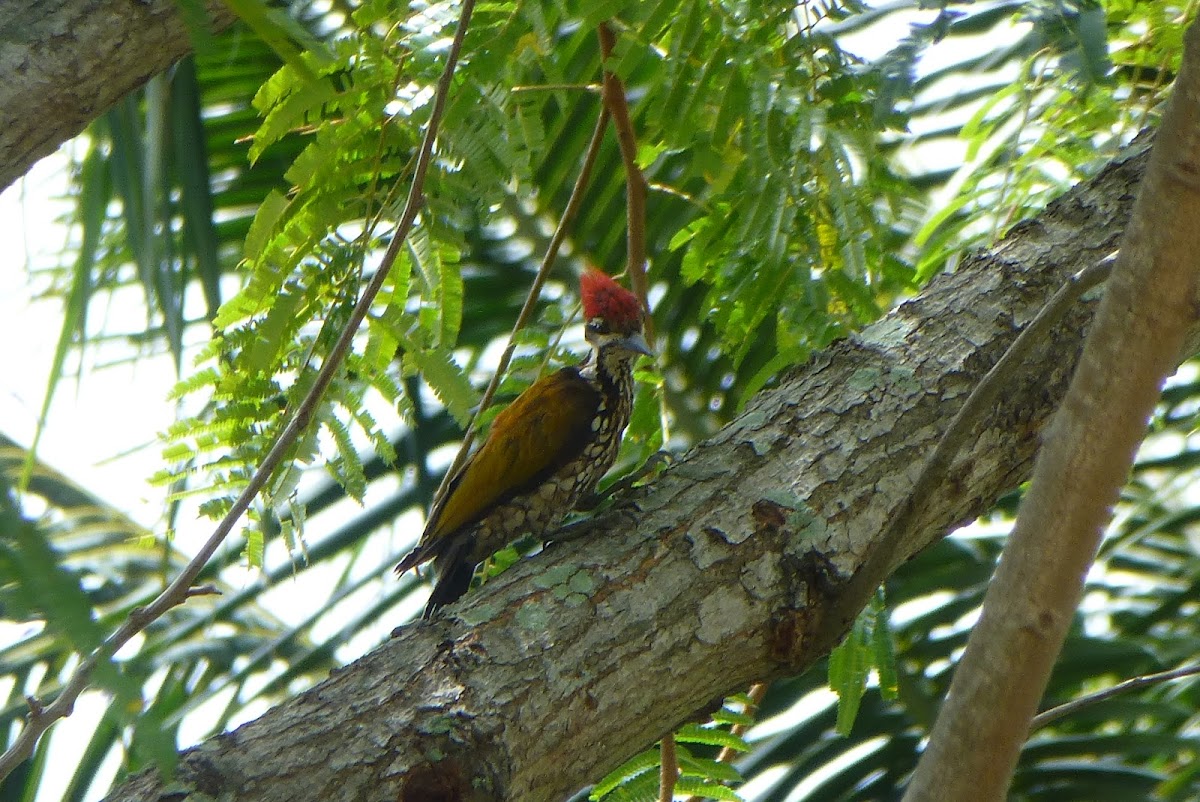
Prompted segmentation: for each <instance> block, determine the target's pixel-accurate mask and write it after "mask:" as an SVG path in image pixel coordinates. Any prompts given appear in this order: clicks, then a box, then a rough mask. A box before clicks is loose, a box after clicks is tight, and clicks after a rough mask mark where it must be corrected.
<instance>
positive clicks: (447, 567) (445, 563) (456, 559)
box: [421, 538, 475, 620]
mask: <svg viewBox="0 0 1200 802" xmlns="http://www.w3.org/2000/svg"><path fill="white" fill-rule="evenodd" d="M474 548H475V538H465V539H463V540H462V541H460V542H458V543H454V544H452V545H451V546H450V548H448V549H446V553H445V554H439V555H438V556H437V557H436V558H434V561H433V565H434V568H435V570H436V571H437V581H436V582H434V584H433V593H431V594H430V595H429V602H428V603H427V604H426V605H425V612H424V613H422V614H421V617H422V618H424V619H426V620H429V619H430V618H431V617H432V616H433V614H434V613H436V612H437V611H438V610H439V609H441V608H442V607H444V606H445V605H447V604H450V603H451V602H453V601H457V600H458V599H460V598H461V597H462V595H463V594H464V593H466V592H467V590H468V589H469V588H470V587H471V577H473V576H474V575H475V561H474V560H472V559H471V551H472V550H473V549H474Z"/></svg>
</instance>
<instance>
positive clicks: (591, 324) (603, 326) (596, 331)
mask: <svg viewBox="0 0 1200 802" xmlns="http://www.w3.org/2000/svg"><path fill="white" fill-rule="evenodd" d="M607 332H608V324H607V323H605V322H604V321H603V320H601V319H600V318H596V319H595V320H589V321H588V322H587V325H586V326H584V334H587V335H592V336H597V335H600V334H605V333H607Z"/></svg>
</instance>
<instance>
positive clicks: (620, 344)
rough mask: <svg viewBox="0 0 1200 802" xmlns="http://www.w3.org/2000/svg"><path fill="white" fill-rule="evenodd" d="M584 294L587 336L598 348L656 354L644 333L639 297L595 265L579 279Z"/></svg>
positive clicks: (581, 292) (630, 353) (629, 352)
mask: <svg viewBox="0 0 1200 802" xmlns="http://www.w3.org/2000/svg"><path fill="white" fill-rule="evenodd" d="M579 289H580V294H581V295H582V296H583V316H584V318H585V320H586V324H585V327H584V336H585V337H586V338H587V341H588V342H589V343H591V344H592V345H593V346H594V347H595V348H596V349H597V350H600V349H603V350H609V349H620V350H621V351H625V352H628V354H629V356H630V357H632V356H633V355H635V354H645V355H646V356H653V355H654V352H653V351H651V350H650V346H649V344H648V343H647V342H646V337H645V334H643V330H642V324H643V319H644V316H643V314H642V305H641V304H640V303H638V299H637V296H636V295H634V294H633V293H632V292H630V291H629V290H627V289H625V288H624V287H622V286H621V285H620V284H618V283H617V282H615V281H613V280H612V278H611V277H610V276H608V275H607V274H605V273H602V272H600V271H599V270H597V269H595V268H588V269H587V270H586V271H584V273H583V275H582V276H581V277H580V278H579Z"/></svg>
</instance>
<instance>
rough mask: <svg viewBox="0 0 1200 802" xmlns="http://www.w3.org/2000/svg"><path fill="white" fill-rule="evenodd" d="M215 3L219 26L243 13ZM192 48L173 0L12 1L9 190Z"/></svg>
mask: <svg viewBox="0 0 1200 802" xmlns="http://www.w3.org/2000/svg"><path fill="white" fill-rule="evenodd" d="M208 9H209V14H210V18H209V22H210V24H211V25H212V26H213V28H214V29H216V28H222V27H225V26H227V25H229V24H230V23H231V22H232V21H233V19H234V17H233V13H232V12H231V11H230V10H229V9H228V8H227V7H226V6H225V5H224V4H222V3H219V2H210V3H209V4H208ZM191 50H192V44H191V41H190V40H189V38H188V31H187V26H186V25H185V24H184V21H183V18H182V17H181V16H180V14H179V11H178V6H177V5H176V3H175V2H174V0H4V2H3V3H0V190H2V189H4V188H5V187H7V186H8V185H9V184H11V183H12V182H13V181H16V180H17V179H18V178H20V177H21V176H22V175H24V174H25V173H26V171H28V170H29V168H30V167H31V166H32V165H33V163H34V162H36V161H37V160H38V159H40V158H42V157H43V156H45V155H47V154H49V153H51V152H53V150H54V149H55V148H57V147H58V146H59V145H61V144H62V143H63V142H65V141H67V140H68V139H70V138H71V137H73V136H75V135H76V134H78V133H79V132H80V131H82V130H83V129H84V127H85V126H86V125H87V124H88V123H89V122H91V121H92V120H94V119H95V118H96V117H98V116H100V115H101V114H103V113H104V112H105V111H106V110H107V109H108V108H109V107H110V106H112V105H113V104H114V103H116V102H117V101H118V100H120V99H121V98H122V97H124V96H125V95H126V94H128V93H129V92H130V91H132V90H133V89H136V88H137V87H139V86H141V85H142V84H143V83H145V82H146V81H147V80H148V79H149V78H150V77H151V76H153V75H156V74H157V73H160V72H162V71H163V70H165V69H166V68H167V67H169V66H171V65H172V64H174V63H175V62H176V61H178V60H179V59H180V58H182V57H183V56H185V55H187V54H188V53H190V52H191Z"/></svg>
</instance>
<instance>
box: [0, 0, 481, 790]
mask: <svg viewBox="0 0 1200 802" xmlns="http://www.w3.org/2000/svg"><path fill="white" fill-rule="evenodd" d="M474 7H475V0H463V4H462V11H461V12H460V14H459V18H458V29H457V30H456V31H455V32H454V41H453V44H451V46H450V51H449V53H448V55H447V58H446V67H445V69H444V70H443V71H442V75H441V78H440V79H439V80H438V84H437V89H436V92H435V94H434V100H433V108H432V109H431V110H430V113H429V122H428V123H427V125H426V128H425V137H424V139H423V140H422V142H421V149H420V151H419V152H418V155H417V161H416V164H415V166H414V168H413V179H412V185H411V187H410V188H409V193H408V199H407V201H406V202H405V206H404V210H403V212H402V213H401V215H400V220H399V221H398V222H397V224H396V233H395V234H394V235H393V237H392V241H391V242H390V243H389V244H388V249H387V252H386V253H385V254H384V257H383V260H382V261H381V263H380V265H379V269H378V270H377V271H376V273H375V275H374V277H372V279H371V282H370V283H369V284H368V285H367V288H366V290H364V292H363V294H362V297H360V298H359V299H358V303H357V304H355V306H354V309H353V310H352V311H351V313H350V319H349V320H348V321H347V322H346V326H345V328H344V329H343V330H342V333H341V336H340V337H338V340H337V342H336V343H335V344H334V346H333V348H332V350H331V351H330V353H329V356H328V358H327V359H326V360H325V364H324V365H322V366H321V370H320V371H319V372H318V373H317V376H316V378H315V379H314V381H313V385H312V387H311V388H310V389H309V391H308V394H307V395H306V396H305V397H304V400H303V401H302V402H301V403H300V405H299V407H298V408H297V409H296V412H295V414H294V415H293V416H292V418H291V419H290V420H289V421H288V422H287V425H285V426H284V428H283V430H282V431H280V433H279V436H278V437H277V438H276V440H275V443H274V445H272V446H271V449H270V451H268V452H267V455H266V456H265V457H264V458H263V461H262V464H260V465H259V467H258V469H257V470H256V471H255V472H254V476H253V477H251V479H250V481H249V483H247V485H246V488H245V489H244V490H243V491H242V493H241V495H240V496H238V498H237V500H236V501H234V503H233V506H232V507H231V508H230V510H229V512H228V513H226V515H225V517H224V518H223V519H222V520H221V522H220V523H219V524H218V525H217V528H216V529H215V530H214V531H213V533H212V534H211V535H210V536H209V538H208V540H207V541H205V543H204V545H203V546H201V547H200V550H199V551H198V552H197V553H196V555H195V557H193V558H192V560H191V561H190V562H189V563H188V564H187V565H186V566H184V568H183V570H182V571H180V572H179V575H178V576H176V577H175V579H174V580H173V581H172V582H171V584H169V585H168V586H167V587H166V589H165V590H163V592H162V593H160V594H159V595H158V597H157V598H155V599H154V601H152V602H150V604H148V605H146V606H145V607H142V608H138V609H137V610H135V611H134V612H133V613H131V614H130V616H129V617H128V618H127V619H126V620H125V623H124V624H122V625H121V626H120V627H119V628H118V629H117V630H116V631H115V632H114V633H112V634H111V635H109V636H108V637H107V638H106V639H105V640H104V642H103V643H101V644H100V646H98V647H97V648H96V649H94V650H93V651H92V653H91V654H90V655H88V656H87V657H86V658H85V659H84V660H83V661H81V662H80V664H79V665H78V666H77V667H76V669H75V672H74V673H73V674H72V675H71V678H70V679H69V680H68V681H67V683H66V685H64V686H63V689H62V692H61V693H60V694H59V695H58V698H56V699H55V700H54V702H53V703H51V704H50V705H49V706H47V707H46V708H45V709H44V710H41V711H40V712H36V713H35V712H31V714H30V716H29V717H28V718H27V720H26V723H25V727H24V729H22V730H21V733H20V735H18V736H17V737H16V739H14V741H13V744H12V746H11V747H9V749H8V751H6V752H5V753H4V754H3V755H0V781H3V779H4V778H5V777H7V776H8V775H9V774H10V773H11V772H12V770H13V769H14V768H16V767H17V765H19V764H20V763H21V761H23V760H25V759H27V758H28V757H29V756H30V755H32V754H33V749H34V747H35V746H36V745H37V741H38V739H39V738H40V737H41V736H42V734H43V733H45V731H46V730H47V729H48V728H49V726H50V725H51V724H52V723H54V721H56V720H58V719H60V718H63V717H65V716H67V715H69V714H70V712H71V708H72V707H73V706H74V704H75V700H76V699H77V698H78V697H79V694H81V693H82V692H83V690H84V689H85V688H86V687H87V684H88V681H89V679H90V678H91V674H92V672H93V671H94V670H95V669H96V666H97V665H99V664H100V662H101V661H104V660H108V659H110V658H111V657H112V656H113V654H115V653H116V652H117V651H118V650H119V649H120V648H121V647H122V646H124V645H125V644H126V643H128V642H129V641H130V639H131V638H133V636H134V635H136V634H138V633H139V632H141V631H142V630H143V629H144V628H145V627H146V626H147V625H149V624H150V622H152V621H154V620H155V619H157V618H159V617H160V616H162V615H163V614H164V613H165V612H167V611H168V610H170V609H172V608H174V607H176V606H178V605H180V604H183V603H184V602H185V601H187V599H189V598H190V597H191V596H193V595H206V592H205V591H204V589H203V588H193V587H192V583H194V582H195V581H196V577H198V576H199V575H200V572H201V571H202V570H203V569H204V566H205V565H206V564H207V563H208V561H209V559H210V558H211V557H212V555H213V554H214V553H215V552H216V550H217V548H218V547H219V546H220V545H221V543H222V542H224V540H225V538H226V537H228V535H229V533H230V532H231V531H233V527H234V526H235V525H236V524H237V522H238V521H239V520H240V519H241V517H242V515H243V514H244V513H245V512H246V510H247V509H249V508H250V504H251V503H252V502H253V501H254V499H255V498H256V497H257V496H258V493H259V491H261V490H262V489H263V487H265V486H266V484H267V482H268V481H269V480H270V478H271V475H272V474H273V473H274V471H275V469H276V468H277V467H278V466H279V465H280V463H282V462H283V460H284V458H285V457H286V455H287V453H288V451H289V450H290V449H291V447H292V445H293V444H294V443H295V441H296V439H297V438H298V437H299V436H300V434H301V433H302V432H303V431H304V430H305V429H306V428H307V427H308V424H309V422H310V421H311V420H312V417H313V414H314V413H315V412H316V409H317V406H318V405H319V404H320V402H321V397H322V396H323V395H324V393H325V390H326V388H327V387H328V386H329V383H330V382H331V381H332V380H333V376H334V374H335V373H336V372H337V371H338V370H339V369H340V368H341V365H342V362H343V360H344V359H345V356H346V353H347V352H348V351H349V350H350V344H351V342H352V341H353V339H354V335H355V333H356V332H357V331H358V327H359V326H360V325H361V324H362V321H363V319H364V318H365V317H366V314H367V310H368V309H369V308H370V306H371V304H372V302H374V300H375V296H377V295H378V294H379V290H380V288H382V287H383V283H384V281H385V280H386V279H387V276H388V273H389V271H390V270H391V267H392V265H393V263H394V262H395V261H396V257H397V256H398V255H399V253H400V247H401V245H402V244H403V242H404V240H405V239H406V238H407V237H408V234H409V232H410V231H411V230H412V227H413V224H414V223H415V222H416V219H417V212H418V211H419V210H420V208H421V205H422V203H423V198H424V196H423V190H424V186H425V175H426V173H428V171H429V164H430V162H431V161H432V157H433V143H434V140H435V139H436V138H437V131H438V126H439V124H440V122H441V118H442V113H443V112H444V110H445V108H446V97H447V95H448V94H449V92H450V82H451V79H452V78H453V76H454V69H455V66H456V65H457V64H458V56H459V53H460V52H461V51H462V43H463V37H464V36H465V35H466V32H467V26H468V24H469V23H470V20H471V12H472V10H473V9H474Z"/></svg>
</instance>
